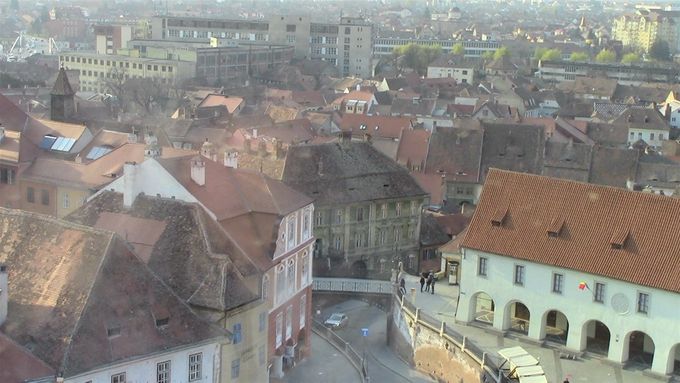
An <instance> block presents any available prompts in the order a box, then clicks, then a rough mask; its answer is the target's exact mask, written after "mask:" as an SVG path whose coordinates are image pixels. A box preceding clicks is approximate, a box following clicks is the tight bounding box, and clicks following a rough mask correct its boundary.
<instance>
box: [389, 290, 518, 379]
mask: <svg viewBox="0 0 680 383" xmlns="http://www.w3.org/2000/svg"><path fill="white" fill-rule="evenodd" d="M393 305H394V307H395V309H397V310H401V312H402V314H403V315H405V316H407V317H408V318H409V319H411V320H413V322H414V323H415V324H419V325H421V326H425V327H427V328H429V329H430V330H432V331H435V332H439V335H440V336H441V337H442V338H443V339H445V340H446V341H448V342H450V343H451V344H453V345H454V346H455V347H457V348H458V349H459V350H461V351H462V352H464V353H465V354H467V355H468V356H469V357H470V358H471V359H472V360H474V361H475V362H476V363H477V364H479V366H480V368H481V370H482V372H483V373H485V374H486V376H487V377H489V378H490V379H492V380H493V381H494V382H496V383H506V382H507V381H508V380H507V379H506V378H505V376H504V375H503V373H502V371H501V369H500V368H499V367H498V366H497V365H496V363H495V362H494V361H493V360H492V359H491V358H488V357H487V353H486V352H484V351H482V349H481V348H479V347H478V346H477V345H476V344H475V343H474V342H472V341H471V340H470V339H468V338H467V337H466V336H465V335H463V334H460V333H459V332H457V331H455V330H454V329H452V328H450V327H447V326H446V322H443V321H440V320H437V319H435V318H434V317H432V316H431V315H428V314H427V313H425V312H424V311H422V310H421V309H419V308H418V307H416V306H415V305H414V304H413V303H411V302H410V301H409V300H408V299H405V298H404V297H398V296H397V295H394V303H393Z"/></svg>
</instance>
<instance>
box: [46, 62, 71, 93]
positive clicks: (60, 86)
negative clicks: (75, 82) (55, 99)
mask: <svg viewBox="0 0 680 383" xmlns="http://www.w3.org/2000/svg"><path fill="white" fill-rule="evenodd" d="M50 94H51V95H54V96H73V95H74V94H76V92H74V91H73V88H72V87H71V84H70V83H69V82H68V76H67V75H66V70H65V69H64V68H63V67H62V68H61V69H59V74H58V75H57V81H55V82H54V86H53V87H52V91H51V92H50Z"/></svg>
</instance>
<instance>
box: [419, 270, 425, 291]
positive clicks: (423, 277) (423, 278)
mask: <svg viewBox="0 0 680 383" xmlns="http://www.w3.org/2000/svg"><path fill="white" fill-rule="evenodd" d="M423 287H425V276H423V274H420V292H421V293H422V292H423Z"/></svg>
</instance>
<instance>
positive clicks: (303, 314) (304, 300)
mask: <svg viewBox="0 0 680 383" xmlns="http://www.w3.org/2000/svg"><path fill="white" fill-rule="evenodd" d="M306 316H307V295H303V296H302V298H301V299H300V328H304V327H305V320H306V319H307V318H305V317H306Z"/></svg>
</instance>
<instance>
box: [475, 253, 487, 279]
mask: <svg viewBox="0 0 680 383" xmlns="http://www.w3.org/2000/svg"><path fill="white" fill-rule="evenodd" d="M488 261H489V260H488V258H485V257H479V262H478V264H477V275H481V276H483V277H486V266H487V262H488Z"/></svg>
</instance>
